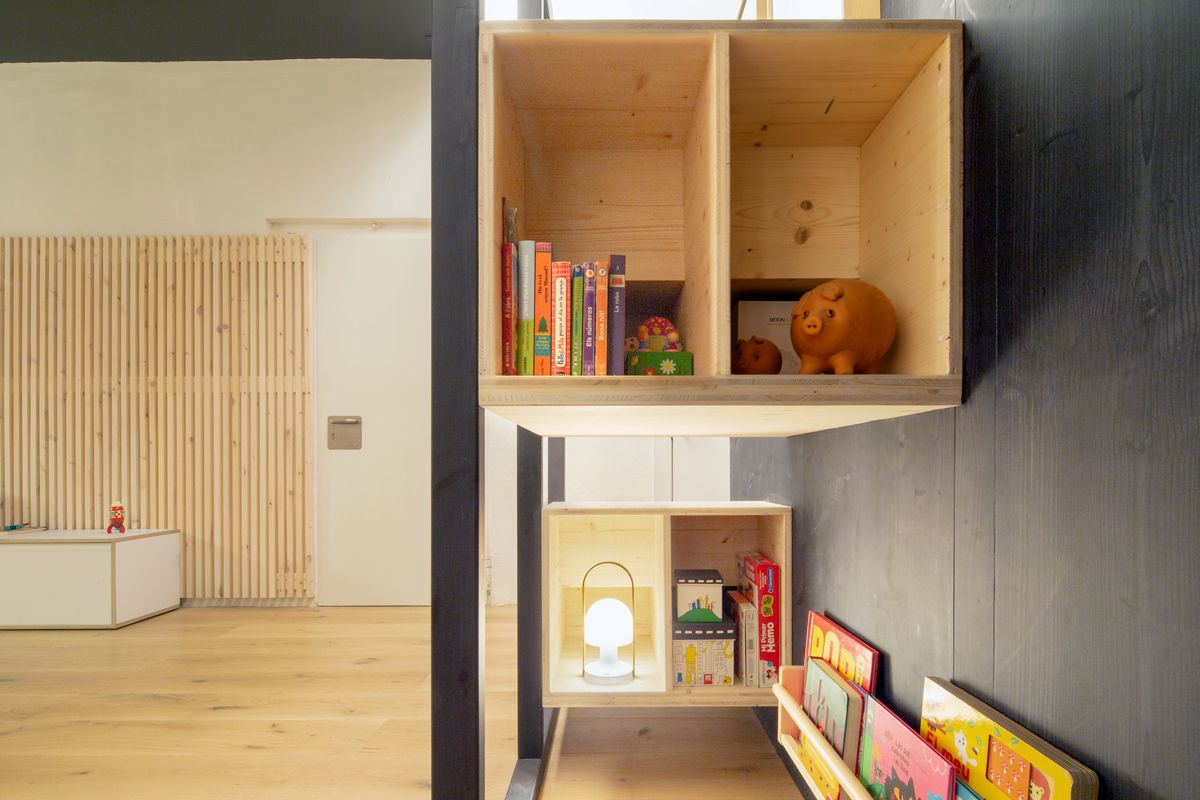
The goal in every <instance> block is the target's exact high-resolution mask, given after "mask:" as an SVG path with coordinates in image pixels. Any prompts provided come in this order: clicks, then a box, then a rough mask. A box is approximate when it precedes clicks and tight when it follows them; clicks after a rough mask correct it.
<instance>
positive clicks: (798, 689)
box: [774, 666, 873, 800]
mask: <svg viewBox="0 0 1200 800" xmlns="http://www.w3.org/2000/svg"><path fill="white" fill-rule="evenodd" d="M774 692H775V697H776V699H777V700H778V701H779V729H778V736H779V745H780V747H782V748H783V749H784V751H785V752H786V753H787V754H788V756H789V757H790V758H791V760H792V762H793V763H794V764H795V765H796V769H797V770H798V771H799V772H800V775H801V777H803V778H804V782H805V783H806V784H808V788H809V789H810V790H812V793H813V795H814V796H816V797H819V798H821V797H839V798H844V799H846V800H873V799H872V797H871V794H870V792H868V791H867V790H866V788H865V787H864V786H863V785H862V784H861V783H859V781H858V778H857V777H856V776H855V774H854V773H853V772H852V771H851V769H850V767H848V766H847V765H846V762H844V761H842V759H841V756H839V755H838V754H837V751H836V750H834V749H833V745H831V744H830V743H829V742H828V741H826V740H825V736H824V735H823V734H822V733H821V732H820V731H819V730H817V726H816V725H815V724H814V723H813V721H812V720H810V719H809V718H808V715H807V714H805V713H804V708H803V707H802V706H801V704H800V700H799V699H797V698H800V697H803V696H804V667H799V666H796V667H791V666H785V667H783V668H782V669H781V670H780V671H779V683H777V684H775V686H774Z"/></svg>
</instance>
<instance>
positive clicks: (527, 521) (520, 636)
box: [517, 428, 544, 758]
mask: <svg viewBox="0 0 1200 800" xmlns="http://www.w3.org/2000/svg"><path fill="white" fill-rule="evenodd" d="M543 738H544V731H543V727H542V437H541V436H538V435H537V434H536V433H534V432H532V431H528V430H526V429H524V428H517V758H541V757H542V741H543Z"/></svg>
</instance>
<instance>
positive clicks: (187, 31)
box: [0, 0, 434, 61]
mask: <svg viewBox="0 0 1200 800" xmlns="http://www.w3.org/2000/svg"><path fill="white" fill-rule="evenodd" d="M433 2H434V0H0V61H258V60H271V59H280V58H420V59H427V58H429V57H430V53H431V50H430V40H431V35H430V32H431V30H432V24H433V23H432V3H433Z"/></svg>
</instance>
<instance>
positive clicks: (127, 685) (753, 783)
mask: <svg viewBox="0 0 1200 800" xmlns="http://www.w3.org/2000/svg"><path fill="white" fill-rule="evenodd" d="M515 620H516V616H515V613H514V610H513V609H511V608H505V609H489V614H488V630H487V635H488V639H487V660H488V663H487V676H486V688H487V706H486V708H487V721H486V730H487V745H486V747H487V771H486V781H487V792H488V798H489V800H491V798H502V797H503V796H504V790H505V788H506V787H507V785H508V780H509V777H510V775H511V773H512V767H513V763H514V759H515V753H516V741H515V736H516V723H515V717H516V694H515V688H516V621H515ZM429 685H430V682H429V612H428V609H411V608H391V609H388V608H327V609H200V608H189V609H183V610H181V611H176V612H173V613H170V614H166V615H164V616H162V617H157V618H155V619H152V620H147V621H145V622H141V623H138V624H136V625H133V626H130V627H128V628H124V629H122V630H118V631H0V798H4V800H26V798H29V799H30V800H32V799H33V798H36V799H37V800H45V799H46V798H54V799H55V800H59V799H61V800H72V799H73V798H88V800H96V799H97V798H123V799H125V800H137V799H138V798H155V799H156V800H158V799H159V798H172V800H190V799H191V798H205V800H207V799H208V798H222V800H241V799H242V798H245V799H246V800H251V799H252V800H274V799H275V798H280V799H281V800H282V799H283V798H287V799H288V800H304V799H305V798H356V799H361V800H370V799H371V798H388V799H389V800H395V799H396V798H410V797H411V798H427V797H429V796H430V791H429V759H430V747H429V722H430V712H429V699H430V695H429ZM705 742H707V745H706V744H704V743H705ZM734 796H754V797H762V798H782V797H792V796H799V795H798V794H796V790H795V788H794V787H793V785H792V784H791V781H790V780H789V779H788V776H787V773H786V771H785V770H784V768H783V766H782V765H781V764H780V762H779V761H778V760H777V759H776V758H775V756H774V753H773V750H772V749H771V747H770V745H769V743H768V742H767V740H766V738H765V737H764V736H763V734H762V732H761V730H760V729H759V728H758V727H757V722H756V721H755V720H754V718H753V716H752V715H751V714H750V712H749V711H746V710H744V709H740V710H725V709H715V710H703V711H689V712H683V713H681V712H679V711H677V710H676V711H671V710H668V711H666V712H664V711H661V710H660V711H647V712H638V711H631V710H625V711H617V710H603V711H588V710H582V709H578V710H573V711H571V712H570V713H568V714H567V715H566V716H565V717H564V718H562V723H561V725H560V736H559V739H558V741H557V742H556V746H555V748H554V750H553V752H552V755H551V762H550V764H549V781H548V783H547V786H546V790H545V791H544V793H543V797H545V798H548V800H568V799H570V798H586V799H587V800H598V799H599V798H648V797H653V798H664V800H665V799H666V798H674V797H679V798H687V799H688V800H697V799H698V798H724V797H734Z"/></svg>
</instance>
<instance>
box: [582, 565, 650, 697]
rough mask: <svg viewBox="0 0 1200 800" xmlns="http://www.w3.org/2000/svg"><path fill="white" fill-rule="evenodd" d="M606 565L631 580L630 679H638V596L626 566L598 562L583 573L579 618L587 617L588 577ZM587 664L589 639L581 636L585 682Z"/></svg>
mask: <svg viewBox="0 0 1200 800" xmlns="http://www.w3.org/2000/svg"><path fill="white" fill-rule="evenodd" d="M606 565H607V566H613V567H617V568H619V569H620V570H621V571H622V572H624V573H625V577H626V578H629V613H630V615H632V616H633V628H634V637H633V657H632V658H631V659H630V662H631V666H632V667H633V670H632V672H631V673H630V677H631V678H636V677H637V599H636V595H635V594H634V591H633V589H634V586H633V573H631V572H630V571H629V568H628V567H626V566H625V565H624V564H620V563H618V562H616V561H597V562H596V563H595V564H592V565H591V566H590V567H588V571H587V572H585V573H583V585H582V586H580V587H579V616H580V619H583V618H584V617H586V616H587V582H588V576H589V575H591V574H592V570H594V569H595V568H596V567H603V566H606ZM586 664H587V638H586V637H583V636H581V637H580V638H579V675H580V677H582V678H584V679H585V680H586V679H587V672H586V671H585V669H586Z"/></svg>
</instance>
